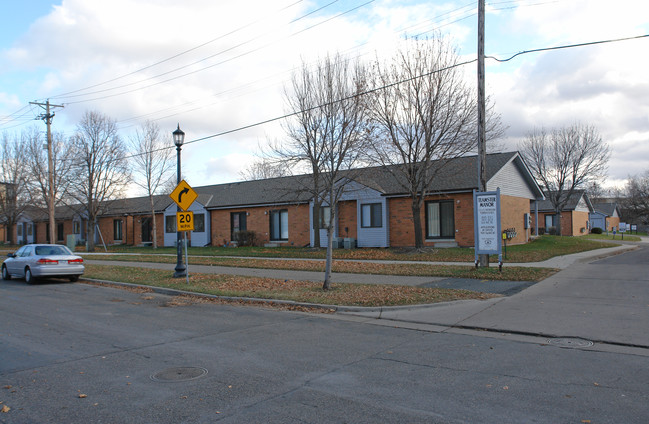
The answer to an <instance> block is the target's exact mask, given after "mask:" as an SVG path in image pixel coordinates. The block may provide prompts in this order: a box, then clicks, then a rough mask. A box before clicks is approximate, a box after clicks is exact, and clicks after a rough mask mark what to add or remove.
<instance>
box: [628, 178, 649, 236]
mask: <svg viewBox="0 0 649 424" xmlns="http://www.w3.org/2000/svg"><path fill="white" fill-rule="evenodd" d="M624 192H625V193H624V194H625V195H624V197H623V198H622V202H621V203H622V207H623V208H624V211H625V213H626V215H628V216H627V217H626V218H627V219H629V220H633V221H636V222H638V221H639V222H640V223H642V224H644V225H647V224H649V171H646V172H645V173H644V174H641V175H635V176H631V177H629V179H628V181H627V183H626V186H625V188H624Z"/></svg>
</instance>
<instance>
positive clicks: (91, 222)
mask: <svg viewBox="0 0 649 424" xmlns="http://www.w3.org/2000/svg"><path fill="white" fill-rule="evenodd" d="M96 227H97V224H96V222H95V217H89V218H88V229H87V233H88V234H87V236H86V245H87V246H88V248H87V249H86V250H87V251H88V252H94V251H95V231H96Z"/></svg>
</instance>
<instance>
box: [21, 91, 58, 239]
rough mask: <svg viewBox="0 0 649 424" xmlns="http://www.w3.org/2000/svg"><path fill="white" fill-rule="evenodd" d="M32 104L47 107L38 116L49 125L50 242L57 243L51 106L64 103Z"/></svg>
mask: <svg viewBox="0 0 649 424" xmlns="http://www.w3.org/2000/svg"><path fill="white" fill-rule="evenodd" d="M29 103H30V104H33V105H37V106H40V107H42V108H45V113H43V114H41V115H39V116H38V119H42V120H43V121H45V124H46V125H47V180H48V181H47V197H48V199H47V211H48V214H49V221H50V231H49V236H50V243H56V217H55V212H54V160H53V158H52V128H51V127H52V119H53V118H54V115H55V114H54V113H50V108H56V107H63V105H52V104H50V100H49V99H47V101H46V102H45V103H38V102H29Z"/></svg>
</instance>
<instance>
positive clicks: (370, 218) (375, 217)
mask: <svg viewBox="0 0 649 424" xmlns="http://www.w3.org/2000/svg"><path fill="white" fill-rule="evenodd" d="M382 226H383V205H381V204H380V203H366V204H363V205H361V227H362V228H379V227H382Z"/></svg>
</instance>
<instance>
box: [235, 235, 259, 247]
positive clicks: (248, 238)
mask: <svg viewBox="0 0 649 424" xmlns="http://www.w3.org/2000/svg"><path fill="white" fill-rule="evenodd" d="M234 238H235V240H236V242H237V245H239V246H256V245H257V233H255V232H254V231H237V232H235V233H234Z"/></svg>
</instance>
